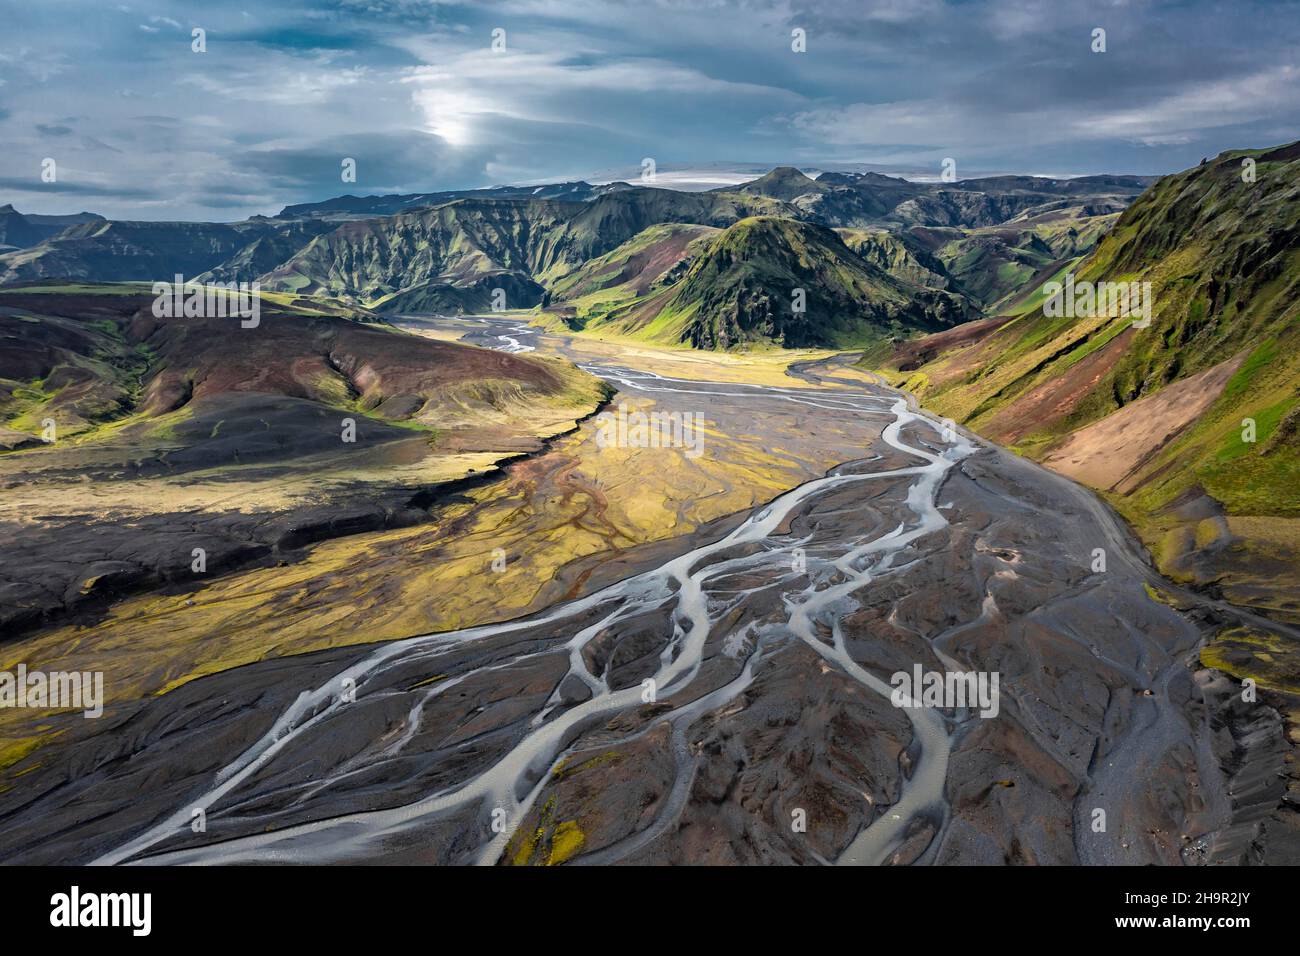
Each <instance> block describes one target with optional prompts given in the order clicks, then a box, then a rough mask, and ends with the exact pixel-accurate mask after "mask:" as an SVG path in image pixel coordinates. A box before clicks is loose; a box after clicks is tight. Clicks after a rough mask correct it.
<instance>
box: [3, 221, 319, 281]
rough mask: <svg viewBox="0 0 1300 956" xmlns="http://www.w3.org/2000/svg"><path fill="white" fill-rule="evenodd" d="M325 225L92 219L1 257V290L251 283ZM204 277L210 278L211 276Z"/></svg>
mask: <svg viewBox="0 0 1300 956" xmlns="http://www.w3.org/2000/svg"><path fill="white" fill-rule="evenodd" d="M327 228H330V227H329V226H328V224H326V225H320V224H316V223H300V222H277V221H275V220H270V219H250V220H247V221H245V222H237V223H215V222H132V221H122V220H108V219H91V220H88V221H85V222H80V223H75V224H72V225H69V226H67V227H65V228H61V229H60V230H59V231H58V233H57V234H56V235H54V236H52V237H49V238H46V239H44V240H42V241H41V242H39V243H37V244H36V245H33V246H31V247H29V248H25V249H18V250H15V251H12V252H8V253H5V254H3V255H0V285H14V284H17V283H23V282H31V281H36V280H41V279H77V280H85V281H93V282H123V281H133V280H134V281H142V282H144V281H154V280H168V281H170V280H171V278H172V276H174V275H176V274H177V273H180V274H182V275H184V276H185V277H186V279H187V280H188V279H191V278H194V277H196V276H198V275H200V274H204V273H206V274H208V277H209V278H220V279H221V280H222V281H230V280H231V279H238V280H240V281H244V282H251V281H253V280H254V279H256V278H257V276H258V274H259V273H258V272H257V271H252V270H265V269H268V268H270V267H271V266H270V265H268V263H271V264H278V263H279V262H281V261H283V259H282V258H281V256H286V257H287V256H288V255H290V254H291V253H292V252H293V251H296V250H297V249H298V248H300V247H301V245H302V244H303V243H305V242H307V241H308V240H309V239H310V238H311V237H312V236H314V235H316V234H317V233H318V232H320V231H322V230H324V229H327ZM209 270H212V271H211V272H210V271H209Z"/></svg>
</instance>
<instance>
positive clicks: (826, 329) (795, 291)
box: [582, 216, 976, 349]
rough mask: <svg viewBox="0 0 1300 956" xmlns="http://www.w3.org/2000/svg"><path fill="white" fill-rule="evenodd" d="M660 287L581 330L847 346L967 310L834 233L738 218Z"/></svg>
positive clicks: (694, 340)
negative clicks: (889, 269)
mask: <svg viewBox="0 0 1300 956" xmlns="http://www.w3.org/2000/svg"><path fill="white" fill-rule="evenodd" d="M667 278H668V279H669V280H671V281H669V282H665V283H661V288H660V289H659V290H658V291H657V292H654V293H653V294H651V295H650V296H648V297H646V298H645V299H642V300H638V301H636V302H633V303H631V304H628V305H625V306H622V307H620V308H616V309H613V310H611V311H609V312H608V313H606V314H604V315H602V316H600V318H599V321H598V322H594V323H583V325H582V327H593V326H595V327H607V328H609V329H610V330H611V331H618V332H620V333H623V334H628V335H632V336H635V337H639V338H644V339H648V340H653V341H661V342H671V343H682V344H689V345H691V346H694V347H696V348H705V349H729V348H737V347H746V346H754V345H777V346H783V347H786V348H806V347H843V348H853V347H857V346H861V345H864V344H871V343H877V342H880V341H882V340H884V339H887V338H891V337H905V336H910V335H914V334H917V333H918V332H924V331H934V330H937V329H942V328H948V327H949V326H951V325H954V324H956V323H958V322H962V321H966V320H967V319H969V318H972V317H973V316H974V315H975V314H976V312H975V310H974V309H973V308H972V307H971V305H970V304H969V303H968V302H967V301H966V300H964V299H963V298H961V297H959V296H955V295H952V294H950V293H947V292H943V291H940V290H936V289H928V288H924V287H922V286H920V285H918V284H915V283H911V282H908V281H907V280H905V279H901V278H898V277H897V276H894V275H891V274H890V273H888V272H886V271H885V270H884V269H882V268H880V267H879V266H876V265H874V264H872V263H870V262H868V261H866V260H865V259H863V258H862V257H861V256H859V255H858V254H857V253H855V252H854V251H853V250H852V249H850V248H849V247H848V246H847V245H845V243H844V240H843V239H842V238H841V237H840V236H839V235H838V234H837V233H836V232H835V231H834V230H831V229H828V228H826V227H824V226H819V225H816V224H814V223H809V222H802V221H799V220H796V219H784V218H779V217H775V216H759V217H750V218H746V219H742V220H741V221H739V222H737V223H735V224H734V225H732V226H730V227H728V228H727V229H725V230H723V231H722V232H720V233H718V234H717V235H715V236H713V237H712V238H711V239H709V240H708V241H707V243H705V244H702V245H699V246H697V247H696V250H695V254H694V255H693V257H692V258H691V261H690V263H689V267H688V268H686V269H685V270H684V273H683V274H680V276H674V275H670V276H668V277H667Z"/></svg>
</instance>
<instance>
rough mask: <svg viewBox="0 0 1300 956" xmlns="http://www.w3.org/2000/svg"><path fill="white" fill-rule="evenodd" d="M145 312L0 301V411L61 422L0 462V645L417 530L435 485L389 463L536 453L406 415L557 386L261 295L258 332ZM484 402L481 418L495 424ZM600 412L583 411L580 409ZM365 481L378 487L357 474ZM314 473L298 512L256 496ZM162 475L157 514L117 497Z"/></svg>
mask: <svg viewBox="0 0 1300 956" xmlns="http://www.w3.org/2000/svg"><path fill="white" fill-rule="evenodd" d="M151 302H152V299H151V297H150V296H147V295H140V294H108V293H105V294H95V293H93V292H90V293H61V292H46V293H24V292H21V291H18V292H6V293H5V294H3V295H0V411H9V410H11V409H16V408H18V407H20V405H18V404H16V402H17V400H16V399H14V398H13V393H14V391H15V390H16V389H17V388H19V387H22V384H23V383H28V386H29V387H30V384H31V383H33V382H38V383H40V385H41V387H42V389H44V390H45V391H46V392H48V393H50V394H51V395H52V398H51V399H50V401H49V404H47V405H46V406H44V407H43V408H42V410H41V412H40V417H44V416H49V417H51V418H53V419H54V420H55V421H56V423H57V425H58V428H59V438H60V440H59V441H57V442H55V443H53V444H51V445H46V444H45V443H44V442H42V441H40V440H38V439H36V438H34V437H33V436H30V435H27V436H25V437H24V438H23V439H22V442H20V444H18V445H16V446H15V447H20V448H26V447H27V446H30V450H23V451H18V452H15V453H13V454H3V455H0V489H3V490H14V494H15V497H16V496H17V495H18V494H20V493H25V494H27V497H28V498H30V499H31V500H32V501H33V502H35V503H34V504H32V505H31V506H30V508H29V509H28V510H27V511H26V512H25V513H21V514H19V515H15V514H13V513H12V512H11V513H9V514H7V515H4V516H0V538H3V539H5V540H6V542H7V544H6V547H5V548H4V549H3V551H2V552H0V642H3V641H10V640H14V639H16V638H18V637H20V636H22V635H23V634H24V633H25V632H28V631H31V630H33V629H36V628H38V627H41V626H43V625H49V624H55V623H65V622H69V621H75V622H78V623H88V622H93V621H95V620H96V619H97V618H98V617H99V616H101V615H102V614H103V613H104V612H105V611H106V610H107V608H108V607H109V606H110V605H111V603H112V602H113V601H115V600H118V599H120V598H122V597H123V596H126V595H128V594H132V593H138V592H140V591H144V590H146V589H157V588H165V589H168V590H170V591H184V590H187V589H189V588H193V587H195V586H196V585H198V584H200V583H202V582H203V581H206V580H210V579H211V578H212V577H213V576H216V575H220V574H223V573H227V572H230V571H233V570H238V569H242V568H246V567H250V566H255V565H266V564H270V563H275V562H288V561H296V560H298V559H300V558H301V557H302V551H301V549H302V548H303V546H305V545H308V544H311V543H313V542H317V541H321V540H325V539H328V538H333V537H338V536H341V535H346V534H356V533H361V532H368V531H376V530H380V529H385V528H394V527H403V526H407V525H410V524H414V523H419V522H425V521H428V520H430V514H429V511H428V503H429V500H430V496H431V495H432V494H435V493H436V492H433V491H432V488H433V487H434V486H435V485H436V484H437V482H433V481H423V480H420V479H419V477H418V475H419V473H420V472H419V469H418V468H412V471H411V472H408V474H413V475H414V476H415V477H407V478H404V479H403V478H393V479H391V480H389V479H388V478H387V477H386V475H385V470H386V469H389V468H392V467H394V466H417V465H419V464H420V463H422V462H424V461H426V460H428V459H432V458H434V457H436V456H438V455H442V454H451V453H456V452H463V451H482V452H486V453H493V454H498V455H499V456H500V458H501V459H503V460H504V459H507V458H510V457H513V456H516V455H521V454H528V453H533V452H536V451H538V450H540V449H541V448H542V447H544V444H543V442H542V441H540V440H538V439H537V438H536V437H535V436H534V435H532V434H530V433H529V432H528V430H527V429H526V428H516V427H513V426H512V427H503V426H500V425H496V424H488V425H486V426H485V427H478V428H476V427H467V428H462V429H457V430H443V431H441V432H440V431H436V430H434V429H431V428H428V427H424V426H423V425H420V424H419V423H418V422H413V421H411V420H410V419H411V417H412V416H414V415H415V414H416V413H419V412H421V411H422V410H424V411H430V412H431V413H432V414H433V415H434V417H435V418H437V417H438V414H439V412H440V411H441V410H442V407H443V406H444V405H445V406H447V408H448V409H449V410H450V417H452V419H453V420H461V419H472V418H473V415H474V414H475V412H476V409H475V408H472V407H467V405H473V402H472V400H471V401H468V402H467V400H466V399H465V397H464V395H463V394H462V392H463V391H468V392H469V393H470V394H471V395H472V394H473V390H474V389H476V388H477V387H478V386H479V385H480V384H481V383H482V382H484V381H492V380H506V381H509V382H511V383H512V384H513V385H514V386H515V387H516V388H517V390H518V392H519V401H521V402H526V401H527V400H529V399H530V398H531V399H533V400H535V401H546V400H547V399H549V398H550V397H551V396H553V395H557V394H560V393H562V392H563V390H564V389H565V387H566V383H564V382H563V381H561V380H560V379H559V378H558V377H557V376H556V374H555V373H554V371H553V369H552V367H551V366H548V365H544V364H542V363H538V362H533V361H531V360H529V359H527V358H519V357H516V356H511V355H505V354H501V353H493V352H484V351H481V350H477V349H467V348H462V347H460V346H457V345H453V344H449V343H445V342H434V341H431V340H428V339H424V338H420V337H417V336H411V335H404V334H398V333H395V332H393V331H392V330H391V329H386V328H380V327H376V326H372V325H368V324H362V323H358V322H353V321H349V320H347V319H343V318H339V317H335V316H330V315H321V314H310V313H309V314H305V315H300V314H295V313H294V311H293V310H292V309H286V308H283V307H280V306H277V305H275V304H274V303H271V302H269V301H268V302H265V303H263V312H262V315H261V320H260V324H259V325H258V327H257V328H254V329H243V328H241V327H239V324H238V320H237V319H234V318H230V319H218V318H194V319H177V320H169V319H158V318H155V317H154V316H153V315H152V312H151V308H150V306H151ZM309 305H310V304H309ZM467 386H468V388H467ZM592 387H593V394H594V389H595V387H596V385H595V383H594V382H593V383H592ZM458 389H459V390H462V391H457V390H458ZM483 405H484V408H485V409H486V411H487V412H488V413H489V415H488V418H489V419H492V418H496V417H499V416H498V414H497V413H498V409H496V408H493V407H491V405H490V404H488V402H487V401H486V400H485V401H484V403H483ZM596 405H597V402H596V400H595V399H594V398H593V399H592V401H591V402H590V403H589V404H588V405H586V406H576V405H575V406H574V407H573V415H574V417H575V418H576V417H580V416H581V415H582V414H584V413H586V412H589V411H591V410H593V409H594V408H595V407H596ZM176 412H180V413H182V414H180V415H176V416H173V418H171V419H167V420H166V425H165V427H160V426H159V425H158V423H157V419H158V417H159V416H162V415H167V414H169V413H176ZM376 416H379V417H376ZM345 418H350V419H351V420H352V422H353V423H354V426H353V427H354V440H353V441H351V442H344V441H342V440H341V435H342V427H343V420H344V419H345ZM384 418H388V419H393V420H394V421H386V420H383V419H384ZM102 426H111V427H110V428H109V429H106V430H105V432H101V433H99V434H97V435H96V436H95V440H93V441H82V440H79V439H78V438H77V437H76V436H77V435H78V433H79V432H85V431H86V430H93V429H94V428H96V427H102ZM417 426H418V427H417ZM10 434H11V435H22V434H23V433H20V432H12V433H10ZM65 436H66V437H69V438H71V439H72V440H71V441H64V440H63V439H64V437H65ZM0 437H2V436H0ZM453 446H454V447H453ZM0 450H3V446H0ZM361 469H365V470H367V471H368V472H369V474H370V475H371V479H370V480H357V479H356V478H355V477H354V476H355V475H356V474H358V473H359V472H360V470H361ZM435 470H436V469H433V468H432V467H431V468H430V469H429V471H430V473H432V472H433V471H435ZM308 476H309V477H310V478H311V479H312V480H314V482H315V484H314V485H313V487H312V494H311V496H310V500H303V501H300V502H297V503H295V504H294V505H293V506H291V507H283V506H266V505H264V504H263V503H262V502H261V501H259V500H258V494H257V489H258V486H260V487H261V488H264V489H267V490H268V492H269V493H273V492H274V491H275V490H276V489H277V486H278V485H279V484H280V483H282V482H283V483H289V482H292V481H294V480H297V481H298V482H299V483H301V482H302V481H303V480H304V478H305V477H308ZM320 476H328V480H324V479H322V478H321V477H320ZM375 476H378V477H377V478H376V477H375ZM155 478H165V479H167V480H168V481H169V482H170V485H169V490H170V491H171V492H172V495H171V498H170V499H164V500H160V501H158V502H157V505H156V507H155V508H154V509H150V510H147V511H142V510H141V509H139V508H133V507H130V506H126V505H118V504H115V503H114V501H115V499H114V498H113V495H112V491H113V489H115V488H121V489H127V490H128V491H129V486H130V483H132V482H136V481H145V480H149V479H155ZM195 483H203V484H205V485H208V486H213V485H217V486H220V485H222V484H225V483H229V484H230V486H231V489H232V490H231V493H230V495H229V497H228V499H225V500H223V501H221V502H220V503H219V504H218V505H217V506H214V507H202V506H192V507H187V504H188V503H187V501H186V498H185V490H186V488H187V487H188V486H190V485H191V484H195ZM443 490H451V489H450V488H444V489H443ZM95 492H104V493H105V497H104V498H103V499H98V498H96V497H95V494H94V493H95ZM304 497H305V496H304ZM12 500H14V499H11V501H12ZM100 500H103V501H106V502H108V503H107V504H104V505H102V506H101V505H97V504H96V502H97V501H100ZM195 548H202V549H203V551H204V552H205V554H206V562H207V566H206V568H205V570H204V571H203V572H202V573H201V575H198V574H195V572H194V571H193V570H192V564H191V563H192V561H193V557H192V555H193V552H194V549H195Z"/></svg>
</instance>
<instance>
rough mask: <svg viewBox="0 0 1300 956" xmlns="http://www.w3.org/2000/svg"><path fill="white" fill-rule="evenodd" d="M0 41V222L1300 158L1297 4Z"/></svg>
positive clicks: (872, 9) (912, 4)
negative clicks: (674, 182)
mask: <svg viewBox="0 0 1300 956" xmlns="http://www.w3.org/2000/svg"><path fill="white" fill-rule="evenodd" d="M0 22H2V24H3V28H2V29H0V204H3V203H5V202H12V203H13V204H14V205H15V206H16V207H17V208H18V209H20V210H22V211H29V212H45V213H62V212H75V211H79V210H82V209H88V210H91V211H94V212H100V213H102V214H104V215H108V216H112V217H118V218H137V219H221V220H232V219H238V218H242V217H244V216H247V215H250V214H253V213H265V214H271V213H274V212H275V211H277V210H278V209H280V208H281V207H282V206H284V205H285V204H287V203H293V202H303V201H310V200H316V199H324V198H328V197H330V196H335V195H339V194H342V193H356V194H372V193H388V192H418V191H431V190H438V189H452V188H464V187H472V186H486V185H493V184H498V183H516V182H533V181H539V180H555V179H572V178H580V177H584V176H586V177H593V178H594V177H596V176H597V175H598V174H599V173H601V172H604V173H605V178H610V177H611V176H613V175H617V174H619V173H623V175H625V176H626V177H632V176H635V175H636V174H637V172H638V171H639V169H640V165H641V161H642V159H643V158H644V157H652V158H654V159H655V161H656V162H657V163H658V164H659V166H660V167H661V168H664V167H669V168H671V167H673V166H678V167H690V166H693V165H701V164H705V163H709V162H734V163H755V164H774V163H794V164H796V165H802V166H818V165H829V164H833V163H872V164H882V165H884V166H887V167H890V168H897V169H905V170H921V171H924V170H927V169H930V168H933V169H934V170H935V172H936V173H937V171H938V168H939V164H940V162H941V161H942V159H943V158H944V157H949V156H951V157H953V158H955V159H956V160H957V164H958V166H957V171H958V174H959V175H960V176H968V175H972V174H978V173H980V172H993V171H997V172H1027V173H1044V174H1052V175H1071V174H1082V173H1090V172H1134V173H1161V172H1168V171H1172V170H1175V169H1180V168H1184V167H1186V166H1188V165H1192V164H1194V163H1196V162H1198V161H1199V160H1200V158H1201V157H1202V156H1206V155H1213V154H1215V153H1217V152H1219V151H1221V150H1223V149H1228V148H1232V147H1239V146H1263V145H1270V144H1275V143H1280V142H1286V141H1290V140H1294V139H1297V138H1300V42H1298V41H1300V8H1298V5H1297V3H1294V2H1285V3H1279V2H1268V3H1264V2H1253V0H1236V2H1196V0H1181V2H1173V0H1127V2H1125V0H1092V2H1089V0H1075V2H1072V0H824V2H800V0H738V2H729V0H697V2H693V3H686V2H677V0H603V2H592V0H505V2H500V3H493V2H479V3H472V4H461V3H451V2H440V0H257V2H253V0H230V2H227V0H204V2H179V0H143V2H142V0H128V2H124V3H116V2H114V0H40V2H22V3H18V2H12V3H7V4H6V8H5V10H4V12H3V14H2V15H0ZM196 27H197V28H202V29H203V30H204V31H206V47H207V49H206V52H201V53H200V52H194V51H193V50H192V46H193V42H194V41H193V39H192V31H193V30H194V28H196ZM1097 28H1101V29H1104V30H1105V31H1106V32H1105V45H1106V50H1105V52H1104V53H1094V52H1093V51H1092V46H1093V45H1094V40H1093V31H1094V30H1096V29H1097ZM795 30H802V31H804V35H805V36H806V52H802V53H799V52H795V51H794V50H793V49H792V35H793V31H795ZM495 31H504V34H501V33H496V34H495V35H496V36H497V37H498V38H501V39H503V40H504V49H503V50H502V49H498V50H494V49H493V38H494V32H495ZM500 45H501V43H499V42H498V44H497V46H500ZM345 157H351V158H353V159H355V160H356V164H357V182H356V183H355V184H351V183H344V182H342V181H341V163H342V160H343V159H344V158H345ZM45 159H53V160H54V161H55V171H56V176H57V178H56V180H55V181H54V182H43V181H42V176H41V171H42V161H43V160H45Z"/></svg>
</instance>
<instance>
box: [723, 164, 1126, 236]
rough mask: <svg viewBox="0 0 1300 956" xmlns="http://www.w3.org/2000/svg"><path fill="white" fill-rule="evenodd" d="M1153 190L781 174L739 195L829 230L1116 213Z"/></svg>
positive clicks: (1084, 182) (1041, 181)
mask: <svg viewBox="0 0 1300 956" xmlns="http://www.w3.org/2000/svg"><path fill="white" fill-rule="evenodd" d="M1151 182H1152V179H1151V177H1145V176H1085V177H1081V178H1078V179H1047V178H1044V177H1039V176H999V177H991V178H987V179H967V180H961V181H958V182H953V183H914V182H909V181H908V180H904V179H898V178H896V177H893V176H883V175H881V174H879V173H862V174H853V173H824V174H823V175H821V176H819V177H818V178H817V179H815V180H814V179H811V178H809V177H808V176H805V175H804V174H803V173H801V172H799V170H797V169H794V168H792V167H789V166H783V167H778V168H777V169H774V170H772V171H771V172H770V173H768V174H767V175H766V176H763V177H761V178H759V179H756V180H754V181H753V182H750V183H746V184H745V185H743V186H740V187H738V189H737V191H740V192H745V193H749V194H751V195H755V196H767V197H770V198H773V199H778V200H780V201H782V202H785V203H788V204H790V205H791V206H793V207H794V208H795V209H797V210H798V211H799V212H798V215H799V218H803V219H807V220H809V221H812V222H818V223H821V224H822V225H827V226H842V227H849V228H873V227H874V228H881V227H885V228H890V229H903V228H907V227H910V226H952V227H963V228H980V227H986V226H995V225H998V224H1000V223H1004V222H1007V221H1009V220H1011V219H1014V218H1016V217H1022V216H1033V215H1038V214H1042V213H1045V212H1048V211H1051V210H1052V209H1058V208H1063V207H1067V206H1070V205H1078V204H1081V203H1086V204H1088V205H1090V206H1091V207H1092V209H1093V210H1095V211H1096V212H1101V211H1103V210H1104V211H1109V212H1116V211H1118V210H1120V209H1122V208H1124V206H1126V205H1127V204H1128V202H1129V201H1130V200H1132V198H1133V197H1134V196H1136V195H1138V194H1139V193H1140V192H1141V191H1142V190H1143V189H1144V188H1146V186H1148V185H1149V184H1150V183H1151Z"/></svg>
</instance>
